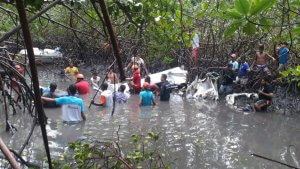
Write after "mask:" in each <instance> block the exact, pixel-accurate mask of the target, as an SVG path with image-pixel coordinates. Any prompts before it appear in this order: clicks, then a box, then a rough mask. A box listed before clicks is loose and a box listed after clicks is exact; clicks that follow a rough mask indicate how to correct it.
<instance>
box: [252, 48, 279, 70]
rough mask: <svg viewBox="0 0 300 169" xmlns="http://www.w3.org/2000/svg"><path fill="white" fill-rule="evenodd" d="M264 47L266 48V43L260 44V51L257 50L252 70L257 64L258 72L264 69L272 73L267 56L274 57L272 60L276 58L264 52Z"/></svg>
mask: <svg viewBox="0 0 300 169" xmlns="http://www.w3.org/2000/svg"><path fill="white" fill-rule="evenodd" d="M264 49H265V47H264V45H262V44H260V45H259V47H258V51H257V52H256V58H255V60H254V61H253V63H252V65H251V70H253V66H254V65H255V64H256V69H257V71H258V72H260V71H261V70H262V71H263V72H265V73H266V74H267V75H271V72H270V70H269V68H268V66H267V62H266V59H267V58H266V57H268V58H269V59H272V62H274V61H275V58H273V57H272V56H271V55H269V54H268V53H266V52H264Z"/></svg>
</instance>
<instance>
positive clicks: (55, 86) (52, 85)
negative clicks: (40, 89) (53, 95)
mask: <svg viewBox="0 0 300 169" xmlns="http://www.w3.org/2000/svg"><path fill="white" fill-rule="evenodd" d="M49 88H50V91H52V92H54V91H55V89H56V88H57V84H56V83H50V86H49Z"/></svg>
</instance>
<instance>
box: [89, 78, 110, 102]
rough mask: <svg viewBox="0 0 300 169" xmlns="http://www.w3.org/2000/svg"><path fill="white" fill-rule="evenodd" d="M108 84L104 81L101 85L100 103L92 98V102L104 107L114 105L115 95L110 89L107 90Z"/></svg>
mask: <svg viewBox="0 0 300 169" xmlns="http://www.w3.org/2000/svg"><path fill="white" fill-rule="evenodd" d="M107 88H108V84H107V83H103V84H102V86H101V90H102V92H101V94H100V99H99V103H95V102H94V100H92V104H93V105H95V106H103V107H111V106H112V105H113V96H112V92H111V91H110V90H107Z"/></svg>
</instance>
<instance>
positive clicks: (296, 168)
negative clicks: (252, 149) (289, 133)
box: [251, 154, 299, 169]
mask: <svg viewBox="0 0 300 169" xmlns="http://www.w3.org/2000/svg"><path fill="white" fill-rule="evenodd" d="M251 156H255V157H258V158H262V159H265V160H268V161H272V162H275V163H278V164H281V165H284V166H287V167H289V168H294V169H299V168H298V167H295V166H291V165H289V164H286V163H283V162H280V161H277V160H273V159H271V158H268V157H264V156H261V155H258V154H251Z"/></svg>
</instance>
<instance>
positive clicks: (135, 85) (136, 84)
mask: <svg viewBox="0 0 300 169" xmlns="http://www.w3.org/2000/svg"><path fill="white" fill-rule="evenodd" d="M132 72H133V73H132V77H131V78H127V79H126V80H128V81H130V82H129V87H130V90H131V91H132V92H133V93H139V92H140V91H141V75H140V71H139V67H138V66H137V65H133V66H132Z"/></svg>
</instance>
